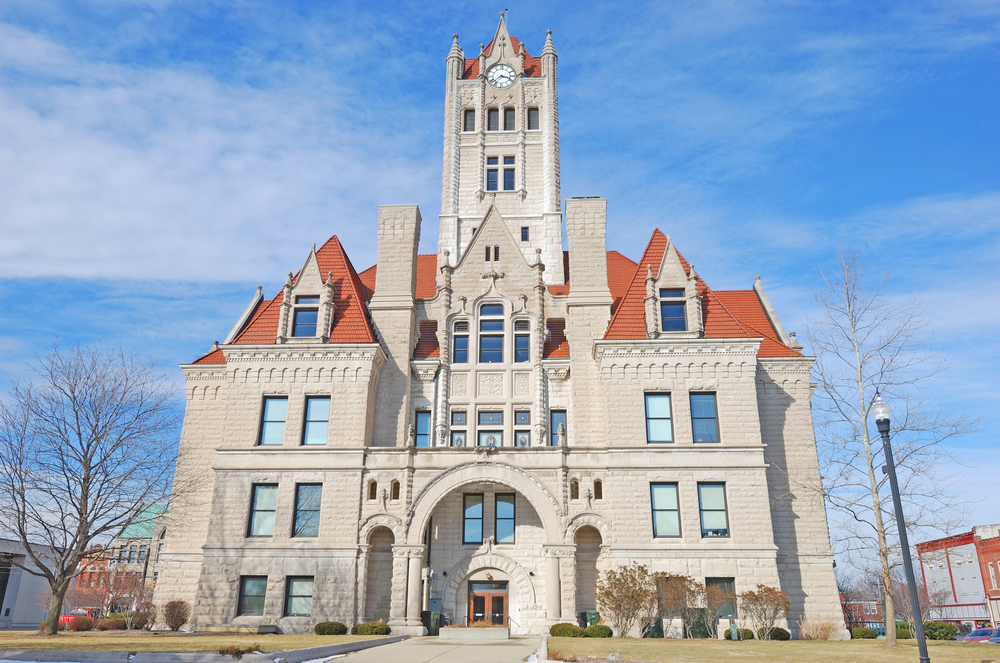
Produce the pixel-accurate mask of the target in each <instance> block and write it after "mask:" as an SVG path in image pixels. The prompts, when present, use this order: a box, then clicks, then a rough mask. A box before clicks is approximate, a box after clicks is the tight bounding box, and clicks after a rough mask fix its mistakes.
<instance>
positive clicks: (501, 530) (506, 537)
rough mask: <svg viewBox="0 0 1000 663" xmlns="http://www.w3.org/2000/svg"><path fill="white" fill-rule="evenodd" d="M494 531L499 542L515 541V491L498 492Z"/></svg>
mask: <svg viewBox="0 0 1000 663" xmlns="http://www.w3.org/2000/svg"><path fill="white" fill-rule="evenodd" d="M495 514H496V521H495V523H494V526H493V527H494V529H493V531H494V533H495V534H496V542H497V543H514V493H497V494H496V511H495Z"/></svg>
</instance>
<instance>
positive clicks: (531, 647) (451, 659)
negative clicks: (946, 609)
mask: <svg viewBox="0 0 1000 663" xmlns="http://www.w3.org/2000/svg"><path fill="white" fill-rule="evenodd" d="M539 642H540V638H539V637H538V636H530V637H519V638H511V639H510V640H470V641H468V642H456V641H454V640H445V641H442V640H438V639H437V638H436V637H427V638H410V639H409V640H404V641H403V642H397V643H394V644H391V645H384V646H382V647H377V648H375V649H370V650H368V651H360V652H356V653H354V654H349V655H348V656H347V658H346V659H344V660H345V663H427V662H428V661H432V660H433V662H434V663H521V661H524V660H525V659H526V658H528V657H529V656H531V655H532V654H534V653H535V651H536V650H537V649H538V645H539Z"/></svg>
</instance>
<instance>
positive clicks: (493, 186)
mask: <svg viewBox="0 0 1000 663" xmlns="http://www.w3.org/2000/svg"><path fill="white" fill-rule="evenodd" d="M486 190H487V191H497V190H498V189H497V169H496V168H492V169H490V170H487V171H486ZM486 250H487V251H489V249H488V248H487V249H486ZM486 255H487V256H489V254H486ZM486 259H487V260H489V257H487V258H486Z"/></svg>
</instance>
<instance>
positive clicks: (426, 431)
mask: <svg viewBox="0 0 1000 663" xmlns="http://www.w3.org/2000/svg"><path fill="white" fill-rule="evenodd" d="M416 414H417V416H416V419H417V426H416V428H417V448H426V447H429V446H431V413H430V412H417V413H416Z"/></svg>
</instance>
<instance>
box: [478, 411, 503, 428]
mask: <svg viewBox="0 0 1000 663" xmlns="http://www.w3.org/2000/svg"><path fill="white" fill-rule="evenodd" d="M479 425H480V426H500V425H503V412H480V413H479Z"/></svg>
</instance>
